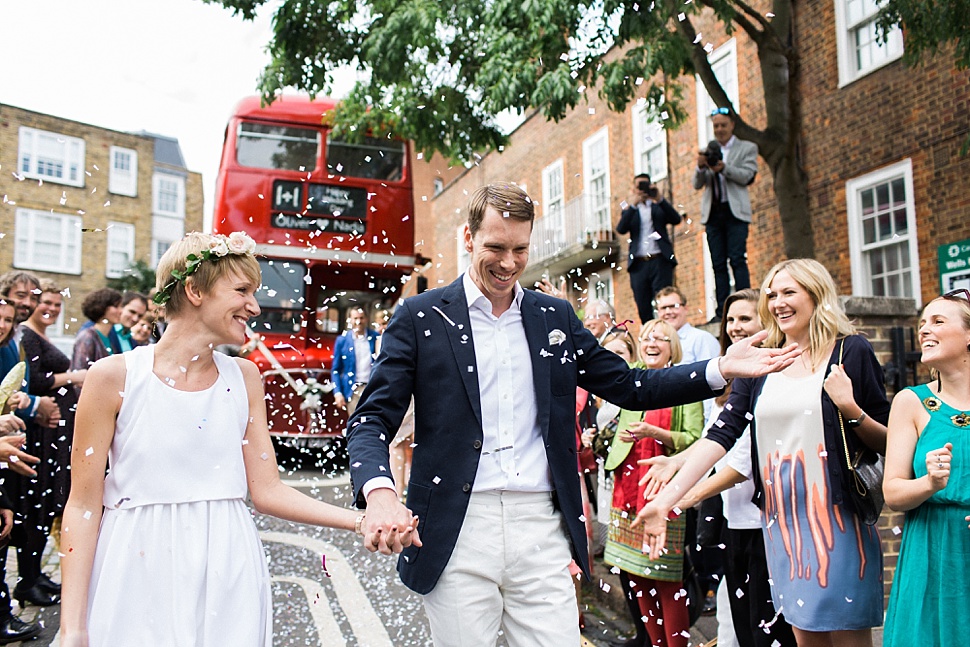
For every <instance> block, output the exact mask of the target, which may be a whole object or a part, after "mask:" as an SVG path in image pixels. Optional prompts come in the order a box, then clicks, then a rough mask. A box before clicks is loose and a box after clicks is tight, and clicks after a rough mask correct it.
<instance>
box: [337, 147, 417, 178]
mask: <svg viewBox="0 0 970 647" xmlns="http://www.w3.org/2000/svg"><path fill="white" fill-rule="evenodd" d="M404 154H405V145H404V142H403V141H400V140H396V139H378V138H377V137H363V138H361V140H360V141H358V142H346V141H343V140H340V139H337V138H335V137H330V138H328V140H327V171H329V172H330V173H332V174H334V175H343V176H346V177H359V178H366V179H370V180H387V181H390V182H397V181H399V180H401V179H402V178H403V177H404Z"/></svg>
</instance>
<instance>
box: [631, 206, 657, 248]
mask: <svg viewBox="0 0 970 647" xmlns="http://www.w3.org/2000/svg"><path fill="white" fill-rule="evenodd" d="M636 207H637V211H639V212H640V240H638V241H637V253H636V254H635V255H636V256H656V255H659V254H660V243H659V242H657V241H658V240H659V239H660V234H658V233H657V230H656V229H654V228H653V200H647V201H646V202H640V203H638V204H637V205H636Z"/></svg>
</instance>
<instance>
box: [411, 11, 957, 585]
mask: <svg viewBox="0 0 970 647" xmlns="http://www.w3.org/2000/svg"><path fill="white" fill-rule="evenodd" d="M762 4H764V3H762ZM766 11H767V9H766ZM874 11H875V3H872V2H860V1H859V0H829V1H826V2H813V3H798V4H796V5H795V8H794V12H795V13H794V34H795V36H794V46H795V48H796V49H797V51H798V53H799V70H800V76H799V77H798V79H797V85H796V88H795V90H796V92H797V96H798V98H799V102H800V107H801V110H802V113H803V119H802V132H801V137H800V140H799V147H800V154H801V162H802V166H803V168H804V170H805V172H806V174H807V177H808V190H809V196H810V198H809V199H810V203H809V205H810V213H811V214H812V215H811V217H812V224H813V227H814V243H815V252H816V258H818V259H819V260H821V261H822V262H824V263H825V265H826V266H827V267H828V268H829V270H830V271H831V272H832V275H833V276H834V278H835V280H836V283H837V285H838V286H839V288H840V291H841V292H842V294H843V295H846V297H847V300H846V304H847V312H848V314H849V315H850V316H851V317H852V318H853V319H855V320H856V321H857V322H859V324H860V327H861V329H862V330H863V331H864V332H865V333H866V334H867V335H868V336H869V338H870V339H871V340H872V341H873V345H874V347H875V349H876V351H877V354H878V355H879V358H880V361H881V362H883V364H887V363H888V362H889V361H890V359H891V355H892V353H891V351H892V346H891V343H890V341H889V330H890V327H892V326H907V327H912V326H913V325H914V323H915V315H916V313H917V310H918V308H919V306H921V305H922V304H923V303H925V302H926V301H928V300H930V299H932V298H933V297H934V296H936V295H938V294H940V292H941V287H945V288H946V289H947V290H948V289H952V288H954V287H968V286H970V218H968V217H967V207H968V204H970V198H968V197H967V196H968V194H970V157H967V156H961V155H960V148H961V146H962V145H963V144H964V142H965V141H966V140H967V137H968V133H970V73H968V72H967V71H966V70H963V71H961V70H958V69H956V67H955V65H954V64H953V61H954V57H953V54H952V51H951V50H948V49H944V50H943V51H942V52H941V53H940V54H939V55H938V56H936V57H933V58H929V59H927V60H926V61H925V62H924V63H922V64H921V65H920V66H918V67H915V68H908V67H906V66H904V64H903V63H902V61H901V56H902V53H903V48H904V39H903V37H902V35H901V34H900V33H899V32H898V31H897V33H895V34H893V35H892V36H891V37H890V38H889V40H888V42H887V43H885V44H880V43H879V42H878V41H877V40H876V39H875V37H874V34H875V31H874V20H873V18H874ZM698 31H699V32H703V34H704V37H705V40H706V41H707V40H709V41H710V43H711V45H712V46H713V50H712V51H711V53H710V60H711V63H712V66H713V68H714V70H715V73H716V74H717V76H718V78H719V80H720V81H721V84H722V86H723V87H724V89H725V91H726V92H727V94H728V96H729V97H730V98H731V100H732V103H733V105H734V106H735V108H736V110H737V111H738V112H739V114H741V115H742V116H743V118H744V119H745V120H746V121H747V122H748V123H750V124H751V125H752V126H754V127H755V128H763V127H764V124H765V109H764V93H763V89H762V85H761V73H760V67H759V61H758V58H757V55H756V49H755V46H754V44H753V43H752V42H751V41H750V40H749V39H748V37H747V36H746V35H745V34H744V33H743V32H742V31H741V30H736V31H735V33H734V34H733V35H732V36H728V35H726V34H725V33H724V30H723V26H722V25H718V24H716V23H714V22H713V21H712V20H708V22H707V23H706V24H702V25H699V28H698ZM681 81H682V85H683V89H684V91H685V92H684V105H685V106H696V108H695V109H694V110H693V114H692V116H691V117H690V118H689V119H688V120H687V121H686V122H685V123H684V124H682V125H681V126H680V127H679V128H677V129H676V130H666V129H664V128H663V126H662V124H660V123H655V122H651V121H650V120H649V119H648V118H647V116H646V115H645V111H644V110H643V108H642V107H641V106H639V105H636V104H634V105H631V106H630V107H628V108H627V110H626V111H625V112H623V113H611V112H610V111H609V109H608V106H607V105H606V103H605V102H604V101H602V100H600V99H599V98H598V97H597V96H596V93H595V91H594V90H592V89H591V90H588V91H587V92H586V95H585V96H586V103H585V104H581V105H580V106H579V107H577V109H576V110H574V111H573V112H572V113H570V114H569V115H567V116H566V117H565V118H564V119H563V120H562V121H560V122H559V123H551V122H547V121H545V119H544V118H543V117H542V116H541V115H540V114H538V113H533V114H532V115H530V116H529V117H528V118H526V119H525V121H524V122H523V123H522V124H521V125H520V126H519V127H518V128H517V129H516V130H515V131H514V132H513V133H512V136H511V141H510V144H509V145H508V146H506V147H505V149H504V150H503V151H501V152H493V153H489V154H487V155H485V156H484V157H482V158H481V159H480V160H479V161H478V163H477V164H476V165H474V166H473V167H471V168H469V169H468V170H467V171H465V172H464V173H463V174H461V175H460V176H459V177H458V178H456V179H455V180H454V181H453V182H451V183H450V184H448V185H447V186H446V187H445V190H444V191H443V192H442V193H441V194H440V195H438V196H437V197H436V198H435V199H434V202H433V205H432V208H433V216H434V227H435V252H436V253H437V254H440V255H441V259H440V266H436V267H435V268H434V269H433V270H432V271H431V272H430V274H431V275H432V280H431V284H432V286H434V285H442V284H446V283H448V282H450V281H451V280H452V279H453V278H454V277H455V276H457V274H458V273H459V272H461V271H463V270H464V269H465V266H466V264H467V258H465V256H464V254H463V252H462V250H461V248H460V246H459V245H458V244H457V241H456V232H458V231H459V230H460V227H461V224H462V223H463V222H464V217H465V215H464V213H463V208H464V206H465V203H466V202H467V195H468V193H470V192H471V191H473V190H474V189H475V188H477V187H479V186H481V185H482V184H486V183H489V182H495V181H513V182H516V183H518V184H519V185H520V186H522V187H523V188H525V189H526V190H527V191H528V192H529V194H530V195H531V196H533V198H535V199H536V200H538V201H539V206H538V209H537V220H536V224H535V228H534V233H533V238H532V250H531V257H530V265H529V267H528V268H527V270H526V272H525V275H524V276H523V280H522V283H523V285H525V286H529V285H531V284H532V283H533V282H534V281H535V280H537V279H539V278H540V277H541V276H542V275H543V274H550V275H552V276H560V275H567V276H568V277H569V283H570V285H571V291H572V297H573V299H574V301H577V302H580V303H581V302H582V300H583V299H585V298H586V296H587V295H586V294H585V293H584V291H585V290H587V289H589V290H590V293H592V295H595V296H597V297H604V298H606V299H607V300H609V301H611V302H612V303H613V304H614V305H615V306H616V309H617V315H618V319H635V318H636V307H635V304H634V301H633V296H632V293H631V291H630V287H629V279H628V277H627V276H626V272H625V262H623V257H624V254H625V251H626V246H627V241H626V240H620V239H619V236H618V235H617V234H615V232H614V231H613V227H614V226H615V225H616V223H617V221H618V219H619V215H620V206H619V204H620V202H621V201H622V200H624V199H625V198H626V197H627V196H628V194H629V193H630V189H631V185H632V178H633V176H634V175H635V174H636V173H639V172H642V171H646V172H649V173H650V174H651V176H652V177H653V179H654V180H655V181H657V180H660V181H659V182H658V183H659V184H660V186H661V187H662V190H663V192H664V194H665V195H666V197H667V198H668V200H670V201H671V203H673V204H674V205H675V207H676V208H677V209H678V211H681V212H684V213H686V215H687V218H686V219H685V221H684V223H682V224H681V225H679V226H678V227H676V229H675V231H673V232H672V233H673V234H674V245H675V249H676V254H677V257H678V259H679V261H680V264H679V266H678V267H677V270H676V274H675V282H676V283H677V285H678V286H679V287H681V289H682V290H683V291H684V292H685V293H686V295H687V298H688V304H689V306H690V308H691V317H690V319H691V321H692V323H695V324H699V323H702V322H705V321H707V320H708V319H709V318H710V317H711V316H712V315H713V314H714V303H713V292H714V280H713V274H712V272H711V269H710V261H709V257H708V254H707V252H706V249H705V240H704V232H703V228H702V227H700V225H699V215H700V203H701V195H702V193H701V192H699V191H695V190H694V189H693V187H692V185H691V180H692V176H693V171H694V168H695V161H694V160H695V157H696V154H697V151H698V150H699V149H701V148H703V147H704V146H705V145H706V143H707V142H708V141H709V140H710V139H712V138H713V137H712V132H711V131H710V121H709V118H708V116H709V115H710V110H711V108H712V107H713V102H712V101H711V99H710V98H709V97H708V95H707V92H706V90H705V89H704V87H703V85H701V84H700V82H699V81H695V80H694V79H682V80H681ZM750 194H751V202H752V208H753V213H754V221H753V223H752V225H751V227H750V232H749V238H748V256H749V267H750V271H751V280H752V283H753V284H754V285H755V286H758V285H760V281H761V277H763V276H764V274H765V272H766V271H767V270H768V269H769V268H770V267H771V266H772V265H773V264H774V263H776V262H777V261H779V260H782V259H783V258H784V254H783V251H782V250H783V241H782V230H781V223H780V219H779V215H778V205H777V201H776V199H775V195H774V191H773V188H772V178H771V173H770V171H769V169H768V167H767V165H766V164H765V162H764V161H763V160H761V159H759V171H758V176H757V180H756V182H755V183H754V184H753V185H752V186H751V187H750ZM621 250H622V251H621ZM941 250H943V251H941ZM941 256H943V257H944V258H941ZM950 256H952V257H953V258H952V259H950V260H949V261H948V260H947V258H946V257H950ZM947 263H949V268H948V269H949V270H952V271H949V272H948V273H947V274H946V275H945V276H944V277H943V279H941V270H940V267H942V266H944V265H946V264H947ZM941 284H942V286H941ZM896 368H897V369H898V368H899V367H896ZM890 372H891V371H890ZM890 391H891V389H890ZM891 394H892V393H890V395H891ZM901 526H902V515H901V514H889V513H888V512H887V514H885V515H884V517H883V519H882V521H881V522H880V529H881V533H882V537H883V548H884V552H885V567H886V573H885V580H884V581H885V586H886V592H887V594H888V591H889V587H890V585H891V582H892V576H893V572H894V569H895V563H896V562H895V560H896V555H897V553H898V550H899V534H898V530H899V527H901Z"/></svg>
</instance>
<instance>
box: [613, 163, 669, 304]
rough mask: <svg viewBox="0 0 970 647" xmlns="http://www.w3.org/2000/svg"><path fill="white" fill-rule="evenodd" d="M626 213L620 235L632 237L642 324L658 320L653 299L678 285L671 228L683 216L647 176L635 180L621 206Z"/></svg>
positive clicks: (632, 267)
mask: <svg viewBox="0 0 970 647" xmlns="http://www.w3.org/2000/svg"><path fill="white" fill-rule="evenodd" d="M620 206H621V207H622V208H623V212H622V214H621V215H620V222H619V224H618V225H617V226H616V231H617V233H620V234H629V236H630V253H629V256H628V262H629V264H628V267H627V271H628V272H629V273H630V288H631V289H632V290H633V299H634V301H636V304H637V313H638V314H639V315H640V323H643V322H646V321H649V320H650V319H653V318H654V315H653V296H654V294H656V293H657V291H659V290H660V289H662V288H665V287H667V286H668V285H672V284H673V282H674V266H675V265H677V259H676V258H674V246H673V245H672V244H671V242H670V237H669V236H668V235H667V225H676V224H678V223H679V222H680V214H679V213H677V211H676V210H674V208H673V207H672V206H671V205H670V203H669V202H667V201H666V200H665V199H664V198H663V196H661V195H660V190H659V189H658V188H657V186H656V185H655V184H653V182H651V181H650V176H649V175H647V174H646V173H641V174H639V175H637V176H636V177H634V178H633V192H632V193H631V194H630V196H629V197H628V198H627V199H626V201H624V202H622V203H620Z"/></svg>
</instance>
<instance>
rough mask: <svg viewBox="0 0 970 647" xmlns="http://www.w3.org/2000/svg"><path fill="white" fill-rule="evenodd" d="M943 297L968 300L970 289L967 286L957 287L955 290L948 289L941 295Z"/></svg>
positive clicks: (969, 298)
mask: <svg viewBox="0 0 970 647" xmlns="http://www.w3.org/2000/svg"><path fill="white" fill-rule="evenodd" d="M943 298H944V299H964V300H966V301H970V290H968V289H967V288H957V289H956V290H950V291H949V292H947V293H946V294H944V295H943Z"/></svg>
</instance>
